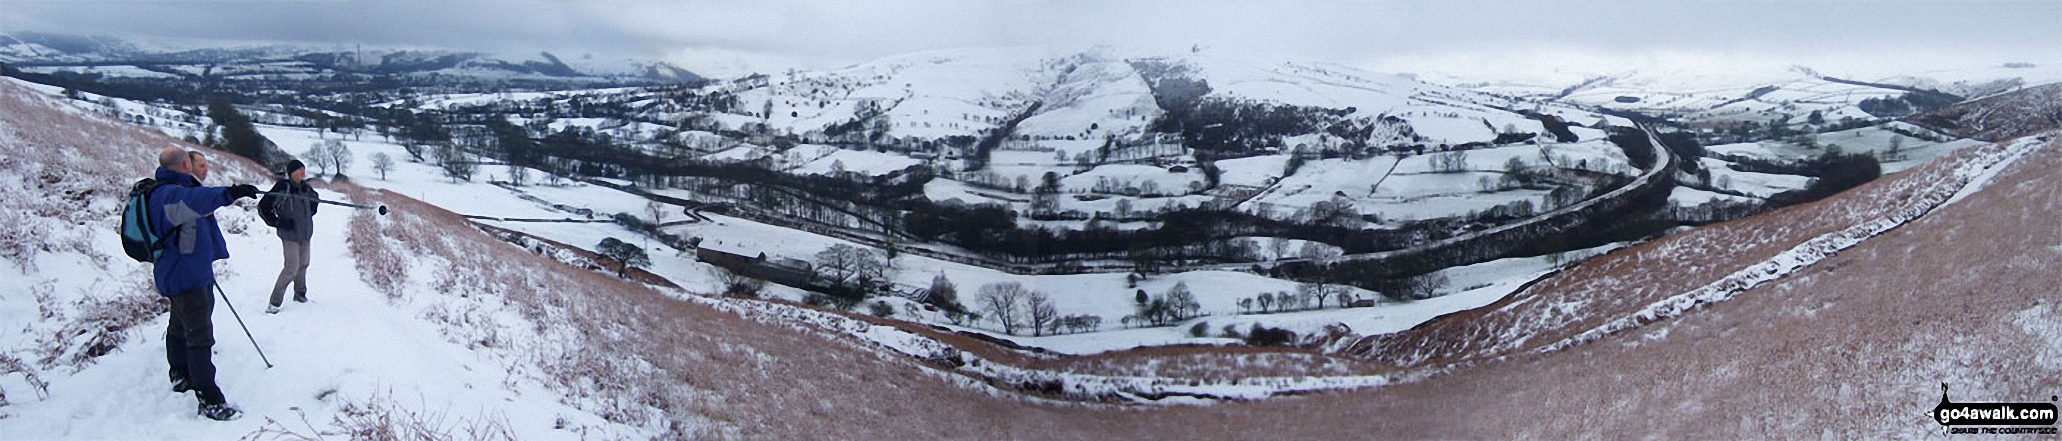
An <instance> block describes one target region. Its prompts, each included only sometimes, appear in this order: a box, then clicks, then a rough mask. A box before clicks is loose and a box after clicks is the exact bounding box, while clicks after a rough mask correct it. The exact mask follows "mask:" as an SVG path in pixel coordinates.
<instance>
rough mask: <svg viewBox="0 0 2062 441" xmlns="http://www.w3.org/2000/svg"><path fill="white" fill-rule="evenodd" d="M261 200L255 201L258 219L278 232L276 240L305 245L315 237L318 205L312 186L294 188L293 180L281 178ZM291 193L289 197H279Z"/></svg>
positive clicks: (318, 198) (319, 198)
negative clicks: (303, 243)
mask: <svg viewBox="0 0 2062 441" xmlns="http://www.w3.org/2000/svg"><path fill="white" fill-rule="evenodd" d="M267 193H274V194H267V195H265V198H264V199H259V200H258V217H260V218H263V219H265V225H271V226H272V227H273V228H274V229H277V230H278V233H279V240H286V241H294V242H307V241H308V239H309V238H311V237H314V235H315V209H316V208H317V207H320V206H321V204H318V203H316V202H315V201H318V200H321V197H322V196H320V195H317V194H315V187H310V186H308V183H307V182H306V181H303V182H302V183H301V184H299V185H295V184H294V182H293V181H292V180H288V179H280V180H279V183H277V184H273V185H272V190H270V191H267ZM280 193H283V194H290V195H293V196H292V197H288V196H280V195H279V194H280Z"/></svg>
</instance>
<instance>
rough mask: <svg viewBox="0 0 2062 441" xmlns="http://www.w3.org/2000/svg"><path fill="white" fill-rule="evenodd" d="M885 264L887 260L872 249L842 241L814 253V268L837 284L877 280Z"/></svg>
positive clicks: (884, 269)
mask: <svg viewBox="0 0 2062 441" xmlns="http://www.w3.org/2000/svg"><path fill="white" fill-rule="evenodd" d="M887 266H888V265H887V262H886V261H885V260H884V259H882V258H881V256H880V255H879V254H878V253H875V252H874V251H873V250H869V249H864V248H859V247H855V246H851V245H846V244H842V243H841V244H836V245H831V246H830V248H825V249H824V250H823V251H819V252H817V253H816V268H817V269H818V270H820V271H822V272H823V276H824V278H826V279H830V281H831V283H835V284H839V285H846V286H850V285H851V284H856V283H859V282H861V281H865V280H879V279H880V278H881V277H882V276H883V275H884V274H883V273H884V272H885V271H886V270H887Z"/></svg>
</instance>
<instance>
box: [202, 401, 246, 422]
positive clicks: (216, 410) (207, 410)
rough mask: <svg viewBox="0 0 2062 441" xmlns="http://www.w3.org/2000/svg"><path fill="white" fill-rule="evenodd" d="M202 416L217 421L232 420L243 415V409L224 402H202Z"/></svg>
mask: <svg viewBox="0 0 2062 441" xmlns="http://www.w3.org/2000/svg"><path fill="white" fill-rule="evenodd" d="M200 416H201V417H203V418H207V419H211V420H215V421H231V420H235V419H237V418H242V417H243V411H241V410H236V407H233V406H230V405H228V404H223V403H215V404H207V403H201V405H200Z"/></svg>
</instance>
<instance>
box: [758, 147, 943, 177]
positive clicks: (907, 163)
mask: <svg viewBox="0 0 2062 441" xmlns="http://www.w3.org/2000/svg"><path fill="white" fill-rule="evenodd" d="M785 158H786V165H787V167H791V168H790V169H789V172H791V173H798V174H809V175H822V174H829V173H831V172H832V171H833V170H840V169H842V170H844V171H846V172H850V173H859V174H863V175H866V176H881V175H886V174H889V173H894V172H898V171H902V170H906V169H908V168H910V167H914V166H918V165H922V164H923V163H924V162H923V161H921V160H917V159H915V158H911V157H908V156H903V155H899V154H894V153H882V152H876V151H872V150H846V149H841V148H837V147H833V146H827V145H817V144H803V145H798V146H795V147H794V148H790V149H788V151H787V152H786V153H785Z"/></svg>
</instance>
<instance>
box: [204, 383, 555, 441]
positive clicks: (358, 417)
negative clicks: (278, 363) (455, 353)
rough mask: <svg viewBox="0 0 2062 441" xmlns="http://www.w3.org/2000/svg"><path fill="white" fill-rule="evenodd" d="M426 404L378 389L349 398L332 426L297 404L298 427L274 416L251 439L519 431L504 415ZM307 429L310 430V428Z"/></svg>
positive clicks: (488, 436) (422, 439)
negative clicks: (318, 423) (462, 413)
mask: <svg viewBox="0 0 2062 441" xmlns="http://www.w3.org/2000/svg"><path fill="white" fill-rule="evenodd" d="M420 407H421V406H416V407H409V406H404V405H402V404H401V403H397V402H395V401H394V400H393V397H392V393H391V392H389V393H387V394H376V395H374V396H372V397H369V398H366V399H363V400H351V399H346V400H344V403H343V405H342V406H341V408H340V409H338V411H337V414H336V416H334V417H332V418H331V419H330V421H329V424H328V428H326V429H318V428H316V427H315V424H313V423H311V422H309V421H308V414H307V412H304V411H302V410H301V409H300V408H298V407H297V408H294V409H293V410H294V413H295V414H297V415H299V416H300V421H298V422H297V423H298V424H295V426H296V427H289V426H288V425H287V423H284V422H281V421H279V420H277V419H273V418H271V417H266V418H265V425H264V426H263V427H260V428H258V430H257V431H255V432H253V433H251V434H250V435H247V436H244V437H243V439H245V440H293V441H317V440H326V439H350V440H383V441H384V440H416V441H437V440H474V441H490V440H514V439H516V436H515V433H514V432H512V431H510V430H509V427H508V421H507V420H505V419H502V418H498V417H494V416H489V415H482V416H475V417H459V418H456V419H454V418H452V417H451V415H449V414H447V413H445V412H439V411H433V410H424V409H421V408H420ZM303 429H305V430H306V431H305V432H304V431H303Z"/></svg>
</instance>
